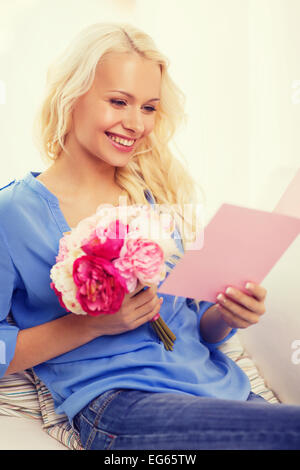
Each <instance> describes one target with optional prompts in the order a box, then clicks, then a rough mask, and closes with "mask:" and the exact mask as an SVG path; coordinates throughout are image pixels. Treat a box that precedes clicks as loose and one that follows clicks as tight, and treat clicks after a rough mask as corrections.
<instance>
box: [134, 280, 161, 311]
mask: <svg viewBox="0 0 300 470" xmlns="http://www.w3.org/2000/svg"><path fill="white" fill-rule="evenodd" d="M143 287H145V286H143ZM157 299H158V297H157V286H156V285H154V284H152V285H151V286H150V287H148V288H147V289H146V290H144V291H143V292H140V293H139V294H138V295H137V296H136V297H135V298H134V308H136V309H137V308H139V307H142V306H143V305H145V304H148V303H149V302H151V301H152V303H153V304H154V303H156V302H155V300H157Z"/></svg>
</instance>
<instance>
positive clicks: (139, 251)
mask: <svg viewBox="0 0 300 470" xmlns="http://www.w3.org/2000/svg"><path fill="white" fill-rule="evenodd" d="M113 264H114V266H115V267H116V268H117V269H118V270H119V271H120V273H121V275H122V276H123V277H124V278H125V279H126V283H127V288H128V290H129V292H131V291H132V290H134V288H135V284H136V282H134V281H135V280H136V278H138V279H139V281H140V282H141V283H145V284H147V283H149V282H150V283H151V284H152V283H153V284H154V283H158V282H159V280H160V274H161V269H162V266H163V265H164V252H163V250H162V249H161V247H160V246H159V245H158V244H157V243H155V242H153V241H152V240H148V239H142V238H129V239H128V240H126V245H124V247H123V248H122V250H121V253H120V257H119V258H118V259H117V260H114V261H113ZM132 287H133V289H132Z"/></svg>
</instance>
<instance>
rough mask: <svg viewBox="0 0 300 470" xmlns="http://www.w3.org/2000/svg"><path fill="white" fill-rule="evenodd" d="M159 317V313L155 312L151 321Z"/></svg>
mask: <svg viewBox="0 0 300 470" xmlns="http://www.w3.org/2000/svg"><path fill="white" fill-rule="evenodd" d="M159 317H160V315H159V313H157V314H156V315H154V317H153V318H151V321H156V320H158V319H159Z"/></svg>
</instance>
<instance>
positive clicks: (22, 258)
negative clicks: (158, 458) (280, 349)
mask: <svg viewBox="0 0 300 470" xmlns="http://www.w3.org/2000/svg"><path fill="white" fill-rule="evenodd" d="M167 69H168V61H167V59H166V57H165V56H164V55H163V54H161V53H160V52H159V51H158V50H157V48H156V46H155V44H154V42H153V41H152V39H151V38H150V37H149V36H148V35H146V34H145V33H144V32H142V31H140V30H138V29H137V28H135V27H133V26H131V25H127V24H125V25H120V24H95V25H92V26H90V27H88V28H86V29H85V30H84V31H82V33H81V34H79V35H78V37H77V38H76V39H75V40H74V42H73V43H72V44H71V45H70V47H69V48H68V49H67V51H65V52H64V53H63V54H62V56H61V57H60V58H59V59H58V60H57V62H56V63H54V64H53V65H52V66H51V67H50V70H49V73H48V89H47V91H46V97H45V99H44V101H43V103H42V105H41V108H40V110H39V114H38V116H37V120H36V135H37V137H38V140H37V142H38V144H40V150H41V154H42V155H43V156H45V157H46V158H48V160H49V159H50V160H51V163H52V164H51V166H50V167H49V168H48V169H47V170H46V171H45V172H43V173H36V172H29V173H28V174H27V175H26V176H25V177H24V178H23V179H21V180H19V181H14V182H12V183H11V184H10V185H8V187H5V188H3V189H2V191H1V192H0V214H1V226H0V240H1V243H0V246H1V259H0V276H1V285H2V287H1V298H0V301H1V304H0V315H1V318H0V319H1V320H2V321H1V328H0V334H1V341H3V342H4V344H5V346H6V361H5V363H4V364H1V365H0V367H1V374H2V375H4V374H10V373H14V372H17V371H21V370H24V369H27V368H29V367H34V370H35V372H36V374H37V375H38V376H39V377H40V379H41V380H42V381H43V382H44V383H45V384H46V385H47V387H48V388H49V390H50V391H51V394H52V396H53V399H54V403H55V407H56V412H57V413H65V414H66V415H67V416H68V418H69V421H70V423H71V424H72V425H73V427H74V429H75V430H76V432H78V433H79V435H80V438H81V441H82V444H83V446H84V448H86V449H224V448H225V449H229V448H232V449H240V448H241V449H253V448H254V449H256V448H257V449H295V448H299V447H300V444H299V442H300V428H299V427H300V424H299V423H300V407H296V406H288V405H270V404H269V403H267V402H265V400H264V399H263V398H261V397H259V396H257V395H254V394H253V393H252V392H251V390H250V384H249V380H248V378H247V376H246V375H245V374H244V372H243V371H242V370H241V369H240V368H239V367H238V366H237V365H236V364H235V363H234V362H233V361H231V360H230V359H229V358H228V357H227V356H225V355H224V354H223V353H221V352H220V351H219V350H218V346H219V345H220V344H222V343H223V342H224V341H226V340H227V339H229V338H230V337H231V336H232V335H233V334H234V333H235V332H236V331H237V328H246V327H248V326H250V325H252V324H254V323H257V322H258V321H259V319H260V317H261V315H262V314H263V313H264V312H265V305H264V301H265V297H266V290H265V289H264V288H263V287H262V286H260V285H257V284H253V283H252V286H251V285H250V286H248V292H249V295H246V294H245V293H243V292H241V291H239V290H238V289H233V291H232V292H230V293H229V292H228V293H226V294H225V293H224V294H223V297H222V298H221V299H219V298H218V300H219V302H218V303H216V304H214V303H211V302H206V301H202V302H200V303H199V302H198V301H194V300H193V299H186V298H184V297H176V302H175V304H176V305H175V304H173V300H174V297H173V296H171V295H166V294H163V295H162V298H163V299H164V302H163V304H161V301H160V299H159V298H158V296H157V287H155V286H152V287H151V288H149V289H147V290H146V291H145V290H143V291H142V289H143V286H141V285H138V287H137V288H136V290H135V291H134V292H133V293H131V294H127V295H126V296H125V298H124V301H123V304H122V307H121V309H120V310H119V312H117V313H116V314H114V315H104V316H101V315H100V316H98V317H89V316H80V315H74V314H72V313H68V314H66V311H65V310H64V309H63V308H62V307H61V306H60V305H59V302H58V300H57V298H56V296H55V294H54V293H53V291H52V290H51V289H50V286H49V284H50V282H49V273H50V269H51V267H52V266H53V264H55V257H56V255H57V252H58V246H59V239H60V238H61V237H62V235H63V233H64V232H66V231H69V230H70V229H71V228H72V227H75V226H76V225H77V223H78V222H79V221H80V220H82V219H83V218H85V217H88V216H90V215H92V214H93V213H94V212H95V211H96V208H97V207H98V206H99V205H100V204H101V203H110V204H113V205H118V204H119V198H120V196H122V195H124V196H127V198H128V202H129V203H130V204H132V203H143V204H145V203H149V202H150V203H151V204H154V203H157V204H168V205H173V204H179V205H182V206H183V205H184V204H186V203H191V201H194V202H195V204H196V198H195V194H196V192H195V182H194V180H193V179H192V178H191V177H190V176H189V174H188V173H187V171H186V169H185V168H184V167H183V165H181V164H180V163H179V161H178V160H177V159H176V158H175V157H174V156H173V155H172V152H171V151H170V149H169V147H168V142H169V140H170V139H171V137H172V136H173V134H174V132H175V130H176V128H177V126H178V124H179V123H180V122H181V120H182V117H183V116H184V112H183V109H184V106H183V95H182V93H181V92H180V90H179V89H178V88H177V86H176V85H175V83H174V82H173V81H172V79H171V77H170V76H169V74H168V70H167ZM177 216H178V214H177ZM177 234H178V232H177ZM180 235H181V237H182V238H181V239H180V238H178V239H176V240H177V241H176V243H177V244H178V247H179V248H180V250H181V251H182V252H183V251H184V248H185V246H186V241H187V240H186V239H185V238H184V237H183V235H182V234H180ZM10 310H11V311H12V314H13V317H14V320H15V322H16V326H13V325H9V324H8V323H7V321H6V317H7V315H8V313H9V312H10ZM158 312H160V314H161V315H162V317H163V318H164V320H165V321H166V323H167V324H168V325H169V326H170V328H171V329H172V331H173V332H174V333H175V335H176V336H177V340H176V343H175V346H174V350H173V351H166V350H165V349H164V347H163V345H162V343H161V342H160V340H159V339H158V338H157V337H156V336H155V334H154V332H153V330H152V328H151V326H150V323H149V322H150V320H151V319H152V318H153V317H154V316H155V315H156V314H157V313H158ZM3 362H4V361H3Z"/></svg>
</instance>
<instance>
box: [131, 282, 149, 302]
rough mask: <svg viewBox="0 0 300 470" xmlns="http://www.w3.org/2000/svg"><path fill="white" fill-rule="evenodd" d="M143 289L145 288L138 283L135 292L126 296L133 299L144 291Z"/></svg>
mask: <svg viewBox="0 0 300 470" xmlns="http://www.w3.org/2000/svg"><path fill="white" fill-rule="evenodd" d="M144 287H145V285H144V284H141V283H140V281H138V282H137V285H136V288H135V290H134V291H133V292H131V293H130V294H128V296H129V297H130V298H131V297H135V296H136V295H137V294H138V293H139V292H141V291H142V290H143V289H144Z"/></svg>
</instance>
